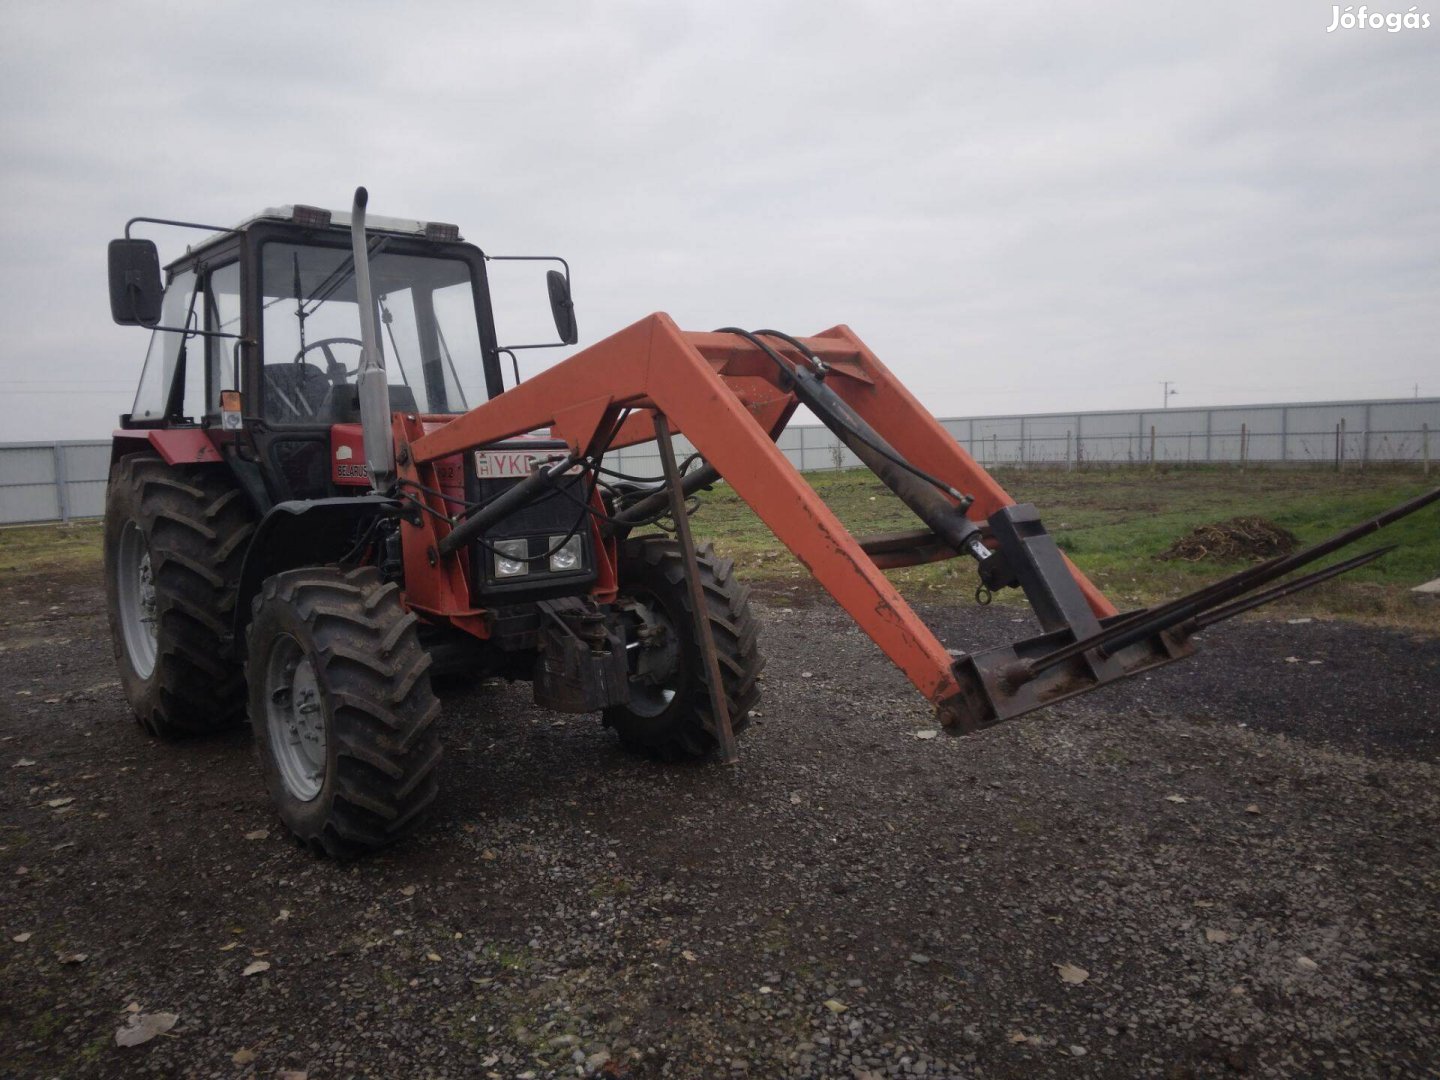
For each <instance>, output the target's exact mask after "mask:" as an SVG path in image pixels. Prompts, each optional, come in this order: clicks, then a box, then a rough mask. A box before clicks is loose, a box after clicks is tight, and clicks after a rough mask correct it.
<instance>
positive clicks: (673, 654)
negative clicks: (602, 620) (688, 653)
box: [625, 599, 680, 715]
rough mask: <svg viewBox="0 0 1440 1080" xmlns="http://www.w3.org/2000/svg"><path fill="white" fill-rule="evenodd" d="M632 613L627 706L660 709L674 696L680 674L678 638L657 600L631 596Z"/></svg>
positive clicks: (638, 709) (645, 711) (645, 710)
mask: <svg viewBox="0 0 1440 1080" xmlns="http://www.w3.org/2000/svg"><path fill="white" fill-rule="evenodd" d="M630 610H631V613H632V614H633V615H634V617H635V623H634V624H633V630H632V633H631V637H632V640H630V641H627V642H626V644H625V650H626V652H627V654H628V655H629V657H630V709H631V710H632V711H633V712H636V713H640V714H642V715H654V714H656V713H660V712H663V711H664V710H665V709H666V708H667V707H668V706H669V705H670V702H672V701H673V700H675V689H676V683H677V680H678V677H679V674H680V639H679V637H678V636H677V635H676V633H675V627H674V626H673V625H672V624H671V622H670V618H669V616H667V615H666V614H665V612H664V611H662V610H661V609H660V607H659V605H657V604H651V603H647V602H645V601H644V600H640V599H632V600H631V604H630Z"/></svg>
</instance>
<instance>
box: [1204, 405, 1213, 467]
mask: <svg viewBox="0 0 1440 1080" xmlns="http://www.w3.org/2000/svg"><path fill="white" fill-rule="evenodd" d="M1214 421H1215V411H1214V410H1213V409H1206V410H1205V464H1206V465H1209V464H1210V462H1211V460H1212V455H1211V452H1210V429H1211V428H1212V427H1214V426H1215V424H1214Z"/></svg>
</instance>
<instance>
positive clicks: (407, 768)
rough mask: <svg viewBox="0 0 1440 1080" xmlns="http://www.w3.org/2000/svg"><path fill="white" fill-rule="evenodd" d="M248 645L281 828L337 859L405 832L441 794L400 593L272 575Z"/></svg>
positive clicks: (423, 681) (384, 586) (365, 571)
mask: <svg viewBox="0 0 1440 1080" xmlns="http://www.w3.org/2000/svg"><path fill="white" fill-rule="evenodd" d="M247 643H248V650H247V657H248V658H247V663H246V671H247V674H248V676H249V681H250V724H251V726H252V727H253V728H254V730H255V746H256V751H257V754H258V756H259V759H260V771H261V773H262V774H263V775H264V777H265V784H266V787H267V788H268V789H269V791H270V797H271V799H272V800H273V801H274V803H275V806H276V808H277V809H278V810H279V812H280V818H281V820H282V821H284V822H285V825H286V827H287V828H288V829H289V830H290V831H291V832H292V833H293V834H294V835H295V836H296V838H298V839H299V840H300V841H301V842H302V843H303V844H305V845H306V846H307V847H309V848H310V849H311V850H313V851H315V852H317V853H324V854H326V855H330V856H333V857H336V858H354V857H356V856H359V855H363V854H365V853H366V852H368V851H373V850H375V849H377V848H380V847H384V846H385V845H387V844H390V843H393V842H394V841H396V840H398V839H400V838H401V837H403V836H405V835H407V834H409V833H410V832H412V831H413V830H414V829H415V828H416V826H418V825H419V824H420V823H421V821H422V820H423V819H424V817H425V814H426V812H427V811H428V810H429V809H430V806H431V804H432V803H434V801H435V798H436V796H437V795H438V793H439V786H438V783H437V769H436V767H437V766H438V765H439V763H440V741H439V739H438V737H437V735H436V733H435V730H434V722H435V719H436V717H438V716H439V715H440V702H439V701H438V700H437V699H436V697H435V694H434V693H433V692H432V690H431V688H430V656H429V654H428V653H426V652H425V650H424V648H423V647H422V646H421V644H420V637H419V634H418V633H417V620H416V618H415V616H414V615H413V614H411V613H410V612H408V611H406V610H405V608H404V606H403V605H402V604H401V603H400V588H399V586H397V585H395V584H393V583H386V582H384V581H383V580H382V579H381V577H380V574H379V572H378V571H376V570H374V569H373V568H369V567H366V568H362V569H359V570H352V571H350V572H349V573H346V572H344V571H341V570H338V569H334V568H323V567H322V568H311V569H305V570H292V571H289V572H287V573H283V574H276V575H275V576H274V577H271V578H267V579H266V580H265V583H264V585H263V586H262V587H261V590H260V595H259V596H258V597H256V599H255V615H254V618H253V619H252V621H251V623H250V629H249V635H248V638H247Z"/></svg>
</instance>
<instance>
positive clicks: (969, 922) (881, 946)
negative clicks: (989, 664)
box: [0, 575, 1440, 1080]
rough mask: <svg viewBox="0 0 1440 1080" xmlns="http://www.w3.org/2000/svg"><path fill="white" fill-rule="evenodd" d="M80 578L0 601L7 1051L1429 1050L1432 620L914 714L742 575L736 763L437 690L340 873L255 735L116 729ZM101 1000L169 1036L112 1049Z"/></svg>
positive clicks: (582, 1063) (315, 1070)
mask: <svg viewBox="0 0 1440 1080" xmlns="http://www.w3.org/2000/svg"><path fill="white" fill-rule="evenodd" d="M101 603H102V601H101V594H100V590H99V588H98V587H97V586H96V584H95V583H94V582H93V581H92V580H90V579H88V578H86V577H76V576H69V577H67V576H63V575H50V576H36V577H31V578H28V579H25V580H23V581H12V582H10V583H8V584H4V585H0V792H3V801H0V881H3V883H4V888H5V893H4V915H3V920H0V921H3V926H0V930H3V939H0V985H3V987H4V989H3V994H0V1074H3V1075H6V1076H25V1077H31V1076H38V1077H46V1076H57V1077H93V1076H120V1075H124V1076H134V1075H140V1076H143V1075H155V1076H206V1077H208V1076H217V1077H236V1076H262V1077H275V1076H280V1075H285V1074H286V1073H287V1072H289V1073H291V1074H292V1075H293V1074H299V1073H305V1074H308V1076H309V1077H310V1078H312V1080H314V1078H322V1077H323V1078H330V1077H345V1076H375V1077H457V1078H459V1077H465V1078H469V1077H485V1078H490V1077H503V1078H507V1080H509V1078H515V1077H537V1078H538V1077H549V1076H594V1075H599V1076H605V1077H619V1076H629V1077H633V1078H635V1080H649V1078H654V1077H745V1076H749V1077H843V1078H846V1080H871V1078H875V1077H889V1076H929V1077H1014V1076H1026V1077H1030V1076H1040V1077H1048V1076H1066V1077H1078V1076H1160V1077H1192V1076H1230V1075H1238V1074H1247V1075H1254V1076H1306V1077H1309V1076H1327V1075H1328V1076H1336V1077H1355V1076H1386V1077H1390V1076H1434V1075H1435V1071H1434V1067H1433V1063H1434V1062H1435V1061H1436V1060H1437V1059H1440V1007H1437V1006H1440V981H1437V980H1440V976H1437V972H1440V934H1437V922H1436V910H1437V903H1436V901H1437V887H1440V858H1437V843H1440V805H1437V802H1440V797H1437V783H1436V781H1437V776H1440V769H1437V755H1440V731H1437V717H1440V641H1436V640H1434V639H1427V638H1419V637H1412V636H1407V635H1404V634H1399V633H1394V632H1388V631H1382V630H1376V629H1371V628H1362V627H1356V626H1351V625H1347V624H1344V623H1333V622H1310V623H1301V624H1290V623H1287V622H1283V621H1281V622H1247V623H1242V624H1232V625H1230V626H1227V627H1225V628H1223V629H1218V630H1216V631H1215V632H1214V633H1213V634H1211V635H1210V638H1211V640H1209V641H1207V643H1206V644H1207V649H1206V652H1207V653H1208V654H1209V655H1204V656H1202V657H1200V658H1198V659H1197V660H1195V661H1191V662H1190V663H1188V664H1185V665H1176V666H1174V667H1171V668H1168V669H1166V670H1165V671H1163V672H1159V673H1155V674H1153V675H1152V676H1151V677H1149V678H1148V679H1141V680H1136V681H1134V682H1132V683H1131V684H1128V685H1126V686H1124V687H1120V688H1112V689H1111V690H1109V691H1107V692H1102V693H1099V694H1093V695H1090V696H1088V697H1085V698H1082V699H1079V700H1077V701H1075V702H1071V703H1067V704H1065V705H1062V706H1060V707H1057V708H1055V709H1052V710H1050V711H1049V712H1047V713H1045V714H1042V715H1039V716H1035V717H1029V718H1026V719H1023V720H1020V721H1016V722H1014V723H1011V724H1008V725H1005V726H1003V727H1001V728H998V729H995V730H992V731H990V732H986V733H984V734H982V735H980V736H978V737H975V738H971V739H956V738H950V737H948V736H944V735H941V736H940V737H936V738H926V737H924V736H925V735H926V733H927V732H928V730H929V729H930V726H931V725H930V719H929V714H928V710H927V708H926V707H925V704H924V702H923V701H922V700H921V699H920V698H919V697H918V695H916V694H915V693H914V692H913V691H912V690H911V689H910V687H909V685H908V684H907V683H906V682H905V681H904V680H903V679H902V677H901V676H900V675H899V674H898V673H897V672H896V671H895V670H894V669H893V668H892V667H891V666H890V664H889V663H888V661H886V660H885V659H884V658H883V657H882V656H881V655H880V653H879V652H878V650H876V649H875V648H874V647H873V646H872V645H871V644H870V643H869V641H868V640H867V639H865V638H864V637H863V636H862V635H860V634H859V633H858V632H857V631H856V630H854V628H853V627H852V626H851V625H850V624H849V622H848V621H847V620H846V619H845V618H844V617H843V616H842V615H841V614H840V613H839V612H838V611H837V610H836V609H835V608H833V607H832V606H830V605H829V604H828V603H824V602H819V601H816V600H813V599H806V598H798V599H788V598H786V597H785V596H784V595H783V594H781V595H780V596H777V595H775V594H771V596H770V598H769V600H768V602H767V605H766V607H765V611H764V615H765V623H766V638H765V641H764V646H765V648H766V651H767V653H768V655H769V658H770V659H769V667H768V668H767V671H766V678H765V682H764V687H765V691H764V692H765V698H764V700H763V701H762V703H761V716H760V722H759V723H758V724H757V726H756V727H755V728H753V729H752V731H751V732H750V733H748V734H747V736H746V738H745V739H744V740H742V743H741V754H742V761H741V764H740V765H739V766H738V767H734V768H725V767H722V766H705V767H681V768H676V767H663V766H659V765H655V764H652V763H649V762H646V761H641V760H636V759H635V758H632V757H629V756H627V755H625V754H623V753H621V752H620V751H619V750H618V749H617V748H616V747H615V745H614V742H613V739H612V737H611V735H610V733H608V732H606V731H604V730H603V729H602V728H601V727H600V726H599V724H598V723H597V722H596V721H595V720H593V719H592V718H589V717H558V716H555V715H554V714H549V713H544V712H540V711H538V710H536V709H535V708H533V706H531V704H530V703H529V695H528V688H526V687H522V686H515V687H509V686H483V687H476V688H473V689H470V690H466V691H459V692H454V693H451V694H449V695H448V696H447V698H446V718H445V720H444V721H443V723H444V735H445V738H446V744H447V754H448V757H447V760H446V764H445V765H444V773H443V781H442V782H443V784H444V793H443V794H442V797H441V802H440V804H439V808H438V812H437V814H436V817H435V820H434V821H433V823H432V824H431V825H430V826H429V828H428V829H427V830H425V831H424V832H423V833H422V834H421V835H420V836H418V837H417V838H416V839H415V840H414V841H412V842H410V843H408V844H407V845H405V846H403V847H401V848H399V849H397V850H394V851H391V852H388V853H386V854H383V855H381V856H379V857H376V858H372V859H369V860H367V861H364V862H362V863H360V864H358V865H335V864H332V863H327V862H322V861H317V860H315V859H313V858H311V857H310V856H308V855H306V854H303V853H302V852H300V851H299V850H297V849H296V848H295V847H293V846H292V845H291V844H290V843H289V842H287V840H286V839H285V837H284V836H283V835H282V832H281V829H280V828H279V826H278V823H277V822H276V820H275V819H274V817H273V816H272V814H271V812H270V810H269V808H268V805H267V803H266V800H265V797H264V794H263V791H262V789H261V785H260V781H259V778H258V775H257V772H256V767H255V764H254V758H253V754H252V751H251V748H250V746H249V740H248V735H247V734H246V733H243V732H240V733H236V734H234V735H232V736H228V737H223V738H219V739H214V740H209V741H204V742H195V743H189V744H185V745H180V746H174V745H164V744H160V743H157V742H154V741H152V740H150V739H148V738H146V737H145V736H144V735H143V734H142V733H141V732H140V731H139V729H138V728H137V727H136V725H135V724H134V723H133V722H132V721H131V720H130V717H129V715H128V712H127V709H126V707H125V704H124V701H123V699H122V697H121V695H120V691H119V687H118V684H117V682H116V679H115V674H114V671H113V667H112V665H111V661H110V655H109V645H108V641H107V637H106V633H105V628H104V624H103V618H101V617H100V616H98V615H97V614H96V613H97V612H98V611H99V610H100V609H101ZM787 605H791V606H787ZM922 614H924V615H925V616H926V617H927V618H928V619H929V620H930V621H931V622H932V624H933V625H935V626H936V627H937V628H939V629H940V630H941V631H943V636H944V637H945V638H946V639H947V642H948V643H949V644H950V645H952V646H955V647H962V646H972V645H981V644H985V643H989V642H996V641H1001V640H1004V639H1007V638H1009V637H1011V636H1014V635H1017V634H1020V633H1023V632H1025V631H1026V626H1025V624H1024V623H1016V622H1015V620H1016V619H1017V618H1019V615H1018V613H1017V612H1016V611H1015V610H1014V609H1007V608H1003V607H1001V606H998V605H996V606H992V607H990V608H986V609H977V608H974V607H972V606H961V607H958V608H956V609H954V610H951V611H943V610H939V609H934V608H930V609H922ZM1314 661H1318V663H1317V662H1314ZM81 957H83V958H81ZM261 964H265V965H268V967H267V968H265V969H264V970H256V968H257V967H259V965H261ZM247 970H251V971H253V972H254V973H253V974H248V975H247V974H245V972H246V971H247ZM127 1010H128V1011H127ZM136 1012H139V1013H141V1014H146V1015H153V1014H156V1013H161V1012H168V1013H174V1014H177V1015H178V1020H177V1022H176V1023H175V1026H174V1028H173V1030H171V1031H169V1032H167V1033H166V1034H163V1035H160V1036H159V1037H156V1038H154V1039H153V1040H151V1041H149V1042H146V1043H144V1044H143V1045H140V1046H134V1047H120V1046H117V1045H116V1043H115V1033H116V1030H117V1029H118V1028H119V1027H121V1026H122V1024H123V1023H125V1021H126V1017H127V1016H128V1015H131V1014H133V1013H136Z"/></svg>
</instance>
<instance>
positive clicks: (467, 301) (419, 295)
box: [260, 237, 486, 423]
mask: <svg viewBox="0 0 1440 1080" xmlns="http://www.w3.org/2000/svg"><path fill="white" fill-rule="evenodd" d="M387 243H388V240H387V239H386V238H384V237H377V238H376V239H373V240H371V241H370V281H371V288H372V290H373V292H374V294H375V300H376V306H377V308H378V311H379V320H380V337H381V341H380V351H381V353H382V354H383V356H384V358H385V369H386V376H387V377H388V379H389V382H390V386H391V390H390V403H391V407H392V408H394V409H402V410H412V409H413V410H417V411H419V412H422V413H459V412H464V411H465V410H466V409H468V408H470V407H471V406H472V405H474V404H477V403H479V402H481V401H484V400H485V396H486V395H485V369H484V360H483V353H482V351H481V346H480V332H479V327H478V325H477V323H476V319H475V299H474V292H473V290H472V287H471V273H470V265H469V264H468V263H467V262H465V261H464V260H463V259H453V258H441V257H435V256H424V255H400V254H396V253H394V252H390V251H387V250H385V248H386V245H387ZM260 266H261V269H260V290H261V297H262V301H261V302H262V314H263V318H262V325H261V332H262V334H263V335H264V342H263V349H264V357H265V368H264V398H265V416H266V419H268V420H272V421H276V422H279V423H315V422H324V421H328V420H329V419H331V418H332V417H335V416H338V415H341V414H342V413H345V412H346V410H345V408H344V406H343V402H344V401H345V399H346V395H347V393H348V395H349V397H350V399H351V400H353V396H354V391H353V390H349V391H347V390H346V389H345V388H346V387H353V386H354V385H355V381H356V376H357V375H358V372H359V367H360V348H361V347H360V310H359V305H358V303H357V301H356V297H355V264H354V260H353V259H352V258H351V255H350V249H349V248H336V247H306V246H303V245H299V244H287V243H280V242H271V243H268V244H266V245H264V247H263V248H262V249H261V259H260Z"/></svg>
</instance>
